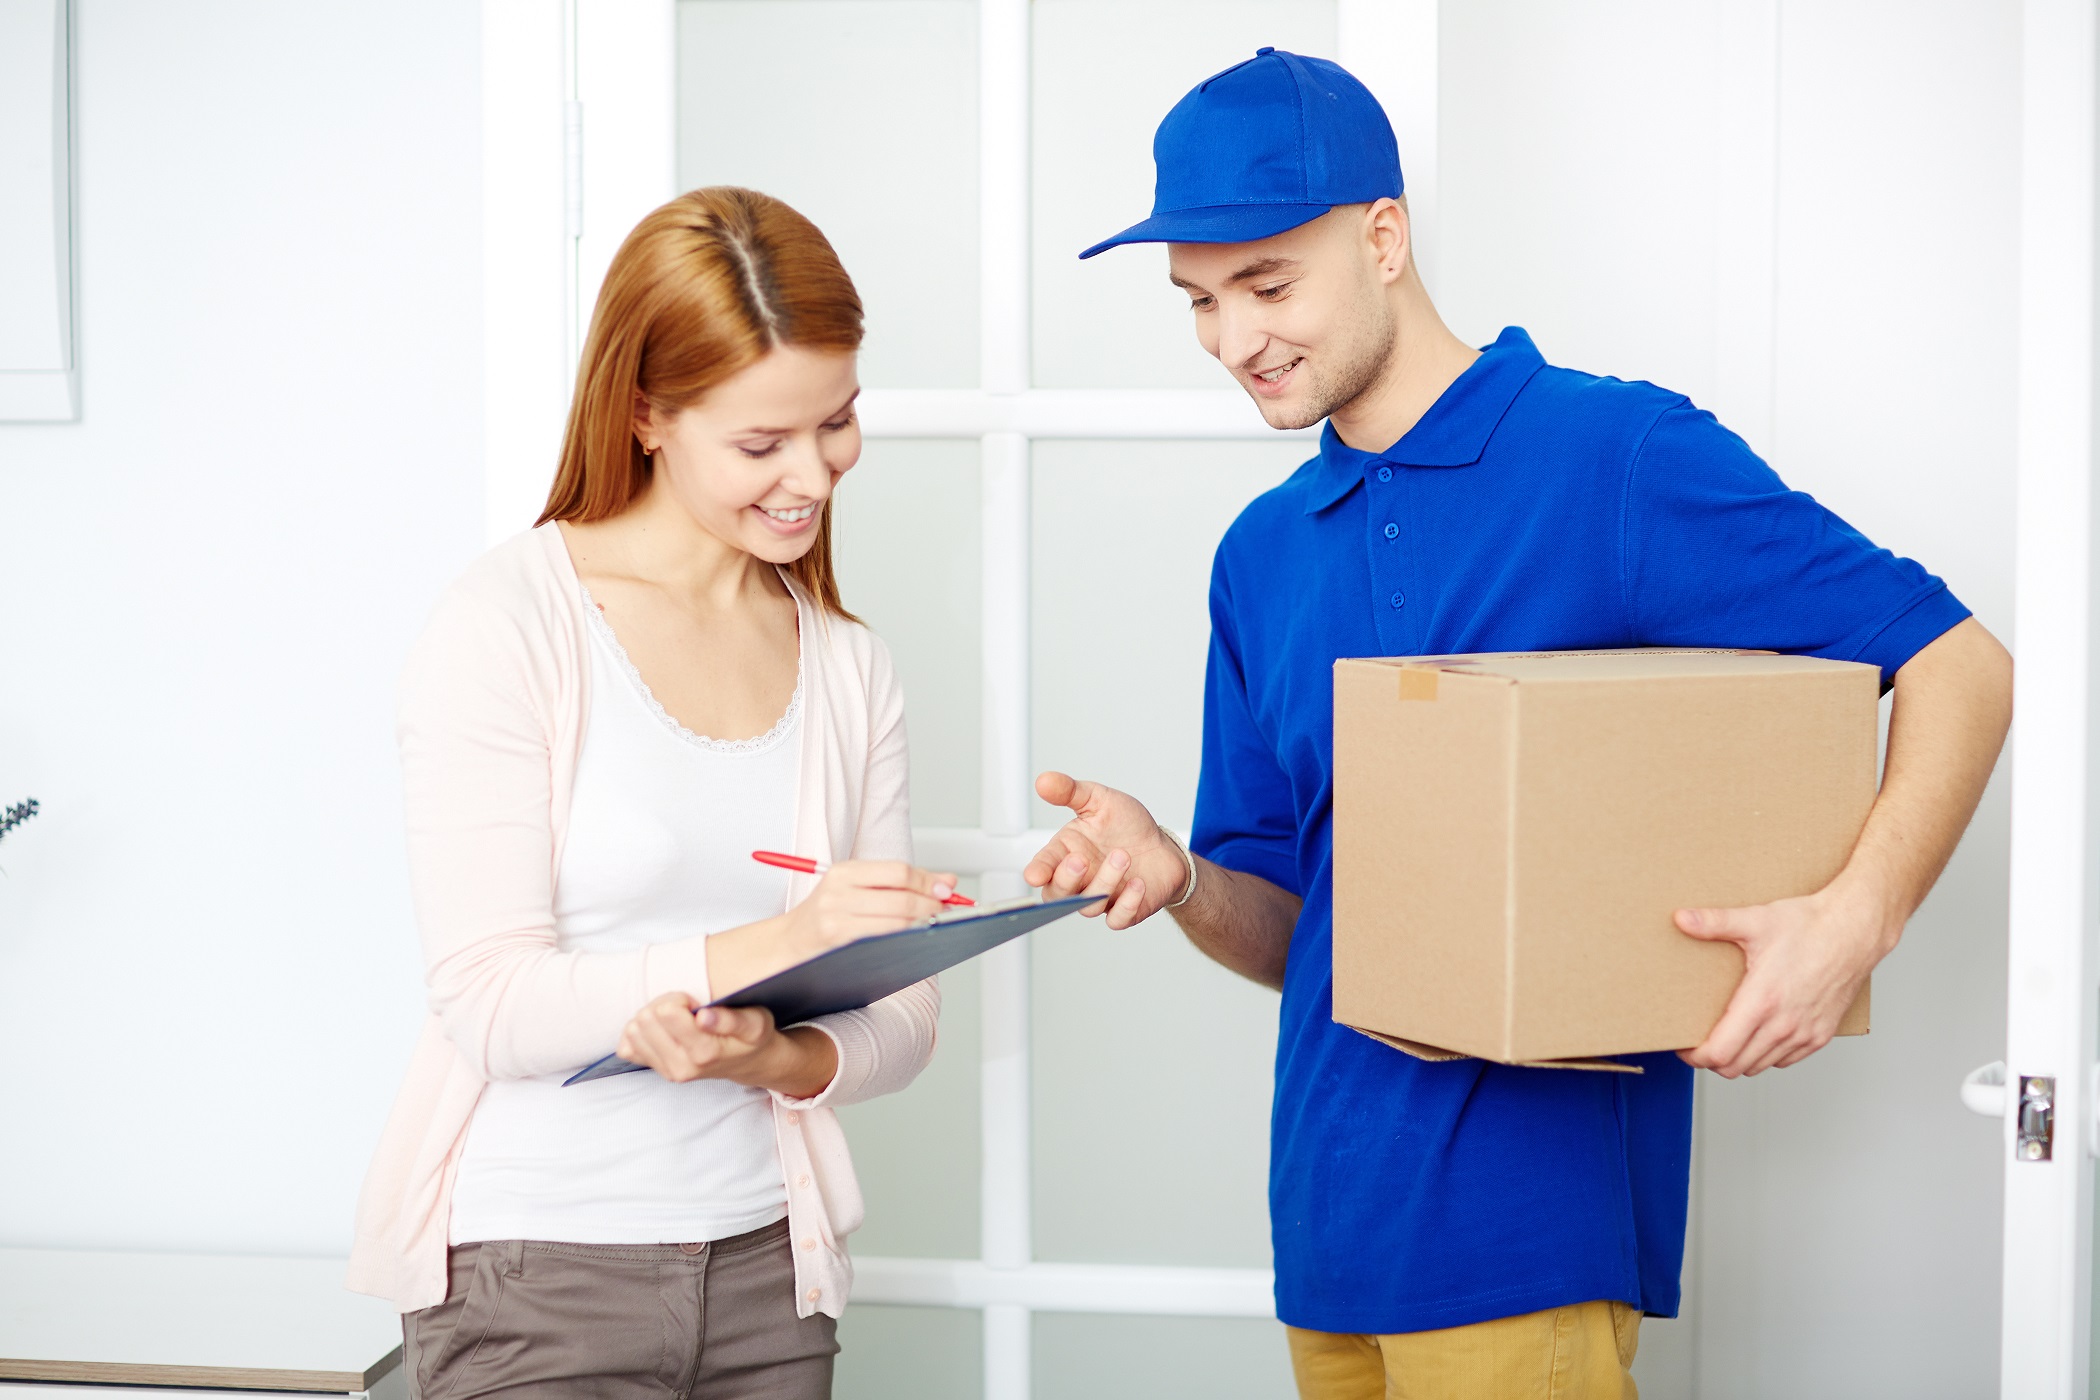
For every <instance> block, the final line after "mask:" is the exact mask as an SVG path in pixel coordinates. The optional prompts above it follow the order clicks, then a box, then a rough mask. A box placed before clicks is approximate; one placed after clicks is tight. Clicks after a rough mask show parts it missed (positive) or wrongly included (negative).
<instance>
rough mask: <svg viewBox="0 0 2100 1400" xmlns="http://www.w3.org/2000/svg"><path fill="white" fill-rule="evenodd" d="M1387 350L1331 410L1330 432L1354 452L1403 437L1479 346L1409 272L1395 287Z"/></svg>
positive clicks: (1382, 448) (1379, 447) (1380, 448)
mask: <svg viewBox="0 0 2100 1400" xmlns="http://www.w3.org/2000/svg"><path fill="white" fill-rule="evenodd" d="M1395 292H1396V295H1397V299H1398V301H1399V305H1398V306H1396V307H1395V308H1394V311H1395V317H1394V321H1395V325H1394V335H1393V351H1392V354H1391V355H1389V356H1388V357H1387V358H1386V363H1385V369H1384V370H1383V372H1381V373H1380V374H1379V376H1378V378H1377V380H1376V381H1374V382H1373V383H1372V385H1371V387H1370V388H1368V389H1366V390H1364V392H1363V393H1361V394H1358V395H1357V396H1356V397H1355V398H1354V399H1351V400H1350V401H1349V402H1348V403H1347V404H1345V405H1343V406H1342V407H1341V408H1338V409H1336V410H1335V411H1334V414H1333V416H1332V417H1331V418H1330V420H1329V421H1331V422H1332V423H1333V424H1334V431H1335V435H1336V436H1337V437H1339V438H1341V440H1342V441H1343V442H1345V443H1347V444H1348V445H1349V446H1351V447H1353V448H1355V449H1356V450H1357V451H1359V452H1383V451H1385V450H1386V449H1387V448H1388V447H1391V446H1392V445H1393V444H1394V443H1396V442H1398V441H1400V439H1401V438H1403V437H1406V436H1407V434H1408V432H1409V430H1410V429H1412V428H1413V427H1414V426H1415V424H1417V423H1419V422H1421V421H1422V415H1423V414H1425V413H1427V412H1429V409H1430V406H1431V405H1432V404H1434V403H1435V402H1436V401H1437V400H1438V399H1439V398H1441V397H1443V393H1444V391H1445V390H1446V389H1448V388H1450V387H1451V386H1452V384H1454V383H1455V382H1457V380H1458V377H1459V376H1460V375H1462V374H1464V373H1465V372H1466V370H1467V369H1468V368H1470V367H1471V366H1472V364H1473V361H1475V360H1477V359H1479V358H1480V352H1479V351H1478V350H1475V349H1474V348H1473V347H1472V346H1470V345H1468V344H1466V343H1465V342H1464V341H1462V340H1460V339H1459V338H1458V337H1457V336H1455V335H1453V334H1452V333H1451V331H1450V329H1449V328H1448V327H1446V326H1445V325H1444V319H1443V317H1441V316H1439V315H1437V310H1436V307H1435V305H1434V304H1432V303H1431V302H1430V300H1429V294H1428V293H1427V292H1426V291H1424V290H1423V289H1422V285H1421V283H1419V282H1417V281H1415V280H1414V278H1413V276H1412V274H1410V275H1409V277H1408V281H1407V284H1406V285H1404V286H1403V287H1400V288H1396V289H1395Z"/></svg>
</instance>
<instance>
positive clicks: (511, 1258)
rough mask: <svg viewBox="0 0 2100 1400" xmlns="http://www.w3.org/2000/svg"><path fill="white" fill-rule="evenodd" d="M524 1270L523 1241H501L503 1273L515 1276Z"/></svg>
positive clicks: (511, 1276) (509, 1276)
mask: <svg viewBox="0 0 2100 1400" xmlns="http://www.w3.org/2000/svg"><path fill="white" fill-rule="evenodd" d="M524 1272H525V1241H523V1240H505V1241H504V1242H503V1273H504V1275H505V1277H507V1278H517V1277H518V1276H520V1275H521V1274H523V1273H524Z"/></svg>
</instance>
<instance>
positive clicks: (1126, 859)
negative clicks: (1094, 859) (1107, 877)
mask: <svg viewBox="0 0 2100 1400" xmlns="http://www.w3.org/2000/svg"><path fill="white" fill-rule="evenodd" d="M1108 863H1109V864H1110V865H1113V866H1114V867H1115V868H1116V869H1118V870H1121V869H1123V868H1124V867H1125V866H1127V865H1129V864H1130V856H1129V855H1128V854H1127V853H1126V852H1123V851H1110V852H1109V853H1108Z"/></svg>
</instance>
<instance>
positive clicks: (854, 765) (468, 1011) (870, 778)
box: [349, 525, 940, 1317]
mask: <svg viewBox="0 0 2100 1400" xmlns="http://www.w3.org/2000/svg"><path fill="white" fill-rule="evenodd" d="M795 601H796V606H797V611H798V613H799V616H800V619H801V625H802V636H803V645H802V698H803V710H802V732H801V744H802V765H801V773H802V777H801V787H800V790H799V793H798V796H797V803H796V809H795V849H796V850H797V851H798V852H801V853H803V854H806V855H811V856H815V857H817V858H818V859H820V860H830V859H832V858H834V857H835V856H836V857H839V858H845V857H847V856H850V857H853V858H860V859H908V858H909V857H910V855H911V821H910V814H909V811H908V809H907V805H906V803H907V792H906V771H905V769H906V755H905V740H904V700H903V695H902V692H901V691H900V690H899V688H898V685H897V679H896V675H895V673H894V672H893V671H892V670H891V668H890V658H889V652H888V651H887V650H886V649H885V648H884V646H883V645H882V643H881V642H880V641H879V640H877V639H876V637H875V635H874V634H873V633H871V632H869V631H868V630H867V629H866V628H865V627H862V626H860V625H858V624H857V623H852V622H847V621H845V620H844V619H842V618H838V617H834V616H830V615H828V614H825V613H824V612H823V611H822V609H821V608H819V607H817V606H816V605H815V604H814V603H813V602H812V601H811V600H810V599H809V598H808V597H806V596H804V595H803V593H802V592H801V591H800V590H799V589H798V590H796V593H795ZM588 646H589V640H588V634H587V632H586V630H585V621H584V616H583V599H582V588H581V585H580V584H579V583H578V581H577V577H576V570H575V567H574V565H573V564H571V562H570V560H569V552H568V549H567V547H566V545H564V544H563V542H562V537H561V531H560V529H559V527H558V526H555V525H543V526H541V527H540V528H538V529H536V530H531V531H528V532H526V533H525V534H522V535H519V536H517V537H515V538H513V539H511V540H509V541H507V542H505V543H503V544H500V545H498V546H497V547H496V548H494V549H492V550H490V551H489V552H488V553H487V554H485V555H483V556H482V557H481V558H480V559H479V560H477V561H476V562H475V563H474V565H473V566H472V567H471V568H469V569H468V570H467V572H466V574H465V575H464V576H463V577H462V578H461V579H460V580H459V581H458V582H457V583H455V584H454V585H453V586H452V587H451V588H450V589H449V590H448V591H447V592H446V594H445V596H444V598H443V599H442V600H441V601H440V602H439V603H438V606H437V610H436V612H435V613H434V614H433V616H432V617H431V620H430V625H429V626H428V627H427V628H426V629H425V630H424V633H423V636H422V638H421V639H420V640H419V641H418V642H417V643H416V646H415V648H414V650H413V651H412V652H411V653H410V656H409V661H408V666H407V669H406V672H405V674H404V676H403V679H402V687H401V705H400V715H399V721H398V731H399V739H400V744H401V767H402V777H403V785H404V788H405V792H406V798H407V815H408V852H409V877H410V884H411V887H412V890H413V893H414V897H415V908H416V921H417V924H418V925H419V927H420V929H421V933H422V940H423V959H424V976H425V981H426V982H427V984H428V986H429V995H430V1010H431V1014H430V1017H429V1019H428V1020H426V1021H425V1023H424V1026H423V1033H422V1037H421V1039H420V1041H419V1042H418V1044H417V1046H416V1051H415V1057H414V1059H413V1060H412V1061H411V1062H410V1064H409V1070H408V1078H407V1082H406V1083H405V1084H404V1085H403V1086H402V1089H401V1093H400V1096H399V1097H398V1098H397V1099H396V1100H395V1103H394V1110H393V1113H392V1115H391V1116H390V1117H389V1118H388V1120H387V1125H386V1129H385V1131H384V1133H383V1134H382V1135H381V1138H380V1142H379V1148H378V1151H377V1152H376V1153H375V1154H374V1157H373V1160H372V1165H371V1167H370V1169H369V1170H368V1171H367V1173H366V1175H365V1183H364V1190H363V1192H362V1193H361V1194H360V1197H359V1200H358V1207H357V1235H356V1242H355V1244H354V1245H353V1247H352V1250H351V1256H350V1273H349V1285H350V1287H351V1288H353V1289H355V1290H357V1291H358V1292H360V1293H372V1294H376V1295H378V1296H380V1297H383V1298H387V1299H390V1300H392V1302H393V1303H394V1305H395V1306H396V1307H397V1308H399V1309H400V1310H401V1311H403V1312H412V1311H415V1310H416V1309H418V1308H427V1307H431V1306H434V1305H436V1304H438V1303H441V1302H443V1301H444V1299H445V1288H446V1268H445V1261H446V1247H447V1246H446V1234H447V1227H448V1225H449V1223H450V1214H451V1193H452V1180H453V1176H454V1174H455V1172H456V1170H457V1168H458V1164H459V1153H460V1147H461V1144H462V1143H463V1142H464V1141H465V1139H466V1128H467V1123H468V1120H469V1119H471V1118H472V1117H473V1114H474V1105H475V1102H476V1101H477V1100H478V1099H479V1098H480V1096H481V1087H482V1085H484V1084H486V1083H488V1082H489V1081H490V1080H492V1079H520V1078H525V1077H527V1076H531V1075H540V1074H550V1073H554V1072H556V1071H560V1070H568V1069H575V1068H578V1067H580V1066H582V1065H585V1064H588V1063H589V1062H590V1061H592V1060H594V1059H596V1058H597V1057H598V1056H600V1055H603V1054H605V1053H606V1052H607V1051H609V1050H611V1049H612V1047H613V1043H614V1041H616V1040H617V1039H618V1038H619V1033H620V1028H621V1027H622V1026H623V1025H625V1024H626V1023H627V1020H628V1018H629V1017H630V1016H632V1015H633V1014H634V1013H635V1011H636V1010H637V1009H638V1008H640V1007H641V1006H642V1004H643V1003H645V1002H647V1001H649V1000H650V999H651V998H653V997H656V996H659V995H661V994H662V993H664V992H667V991H673V990H683V991H686V992H690V993H691V994H692V995H694V996H695V997H698V998H700V999H702V1000H705V999H707V996H708V986H707V953H706V939H705V938H704V937H701V936H695V937H693V938H688V939H682V940H680V941H679V942H676V943H665V944H657V945H654V946H651V947H645V948H638V949H635V950H634V951H632V952H624V953H567V952H562V951H560V949H558V948H557V947H556V945H555V935H554V914H553V906H554V876H555V872H556V871H557V870H558V869H559V868H560V866H561V852H562V840H563V837H564V834H565V830H566V826H567V822H568V814H569V800H570V792H571V788H572V786H573V784H574V782H575V779H576V762H577V758H578V756H579V754H580V753H581V751H582V747H583V735H584V731H585V728H586V724H585V718H586V716H587V714H588V713H589V707H590V680H589V678H590V666H589V664H588V653H587V651H586V648H587V647H588ZM790 880H791V888H790V890H789V896H788V903H789V904H790V905H792V904H793V903H794V902H795V901H797V900H799V899H801V898H803V897H804V896H805V895H807V894H808V892H809V890H810V889H811V888H812V887H813V885H814V884H815V881H814V879H813V878H811V877H808V876H800V875H798V876H792V877H790ZM939 1014H940V991H939V988H938V987H937V986H936V985H935V984H934V983H933V982H932V981H926V982H921V983H919V984H918V985H917V986H913V987H908V988H906V989H905V990H904V991H901V992H899V993H897V994H896V995H895V996H893V997H889V998H887V999H885V1000H883V1001H879V1002H877V1003H876V1004H875V1005H873V1006H870V1007H868V1008H867V1009H866V1010H864V1011H848V1012H842V1013H840V1014H839V1015H835V1016H826V1017H823V1018H822V1019H820V1020H818V1021H817V1022H815V1024H816V1025H817V1026H819V1027H820V1028H822V1029H823V1031H824V1032H825V1033H826V1034H827V1035H829V1036H830V1037H831V1038H832V1039H833V1040H834V1041H835V1042H837V1045H838V1052H839V1068H838V1074H837V1076H836V1077H835V1078H834V1079H833V1080H832V1082H831V1084H830V1085H829V1086H828V1087H827V1088H826V1089H825V1090H824V1092H823V1093H821V1094H819V1095H818V1096H817V1097H815V1098H813V1099H803V1100H795V1099H788V1098H784V1097H782V1096H781V1095H778V1094H776V1095H774V1103H773V1125H774V1132H775V1134H776V1136H777V1139H778V1141H779V1144H780V1161H781V1166H782V1168H783V1170H784V1171H785V1172H786V1174H787V1186H788V1220H789V1223H790V1228H791V1230H792V1232H793V1238H794V1240H795V1244H796V1248H795V1296H796V1305H797V1309H798V1311H799V1313H800V1315H802V1316H804V1317H808V1316H810V1315H811V1314H812V1313H817V1312H823V1313H827V1314H829V1315H831V1316H833V1317H837V1316H838V1315H839V1313H840V1311H841V1310H842V1309H843V1308H844V1307H845V1303H846V1295H847V1293H848V1291H849V1290H850V1289H851V1288H852V1284H853V1267H852V1264H851V1262H850V1261H849V1260H848V1258H847V1256H846V1242H845V1240H846V1236H847V1235H848V1234H850V1233H852V1232H853V1231H854V1230H856V1229H858V1228H859V1227H860V1223H861V1217H862V1207H861V1196H860V1187H859V1184H858V1183H857V1182H856V1181H855V1180H854V1176H853V1160H852V1158H851V1156H850V1155H849V1154H848V1153H847V1150H846V1137H845V1132H844V1130H843V1129H842V1128H841V1127H840V1125H839V1121H838V1117H837V1115H836V1114H834V1113H833V1112H832V1107H833V1106H834V1105H837V1104H848V1103H855V1102H858V1101H860V1100H862V1099H868V1098H873V1097H875V1096H876V1095H878V1094H888V1093H894V1092H896V1091H897V1090H899V1089H902V1088H903V1087H904V1086H905V1085H907V1084H909V1083H910V1082H911V1081H912V1080H913V1079H914V1078H916V1077H917V1076H918V1073H919V1071H920V1070H922V1069H924V1068H925V1067H926V1062H927V1061H928V1060H929V1059H930V1058H931V1057H932V1055H933V1044H934V1031H935V1022H936V1019H937V1018H938V1016H939ZM805 1241H813V1242H814V1247H812V1246H811V1245H809V1244H805V1243H804V1242H805Z"/></svg>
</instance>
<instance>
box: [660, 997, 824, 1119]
mask: <svg viewBox="0 0 2100 1400" xmlns="http://www.w3.org/2000/svg"><path fill="white" fill-rule="evenodd" d="M619 1056H620V1058H621V1059H623V1060H628V1061H631V1062H632V1063H634V1064H638V1065H647V1066H648V1067H649V1068H650V1069H653V1070H655V1071H656V1072H657V1073H658V1074H660V1075H662V1076H663V1077H664V1078H666V1079H669V1080H673V1081H675V1082H677V1083H681V1084H682V1083H685V1082H687V1081H688V1080H693V1079H727V1080H731V1081H733V1082H735V1083H738V1084H748V1085H750V1086H751V1087H753V1088H757V1089H777V1090H779V1091H780V1092H781V1093H783V1094H786V1095H788V1096H789V1097H790V1098H813V1097H815V1096H816V1095H817V1094H820V1093H822V1092H823V1091H824V1087H825V1086H826V1085H828V1084H830V1083H831V1077H832V1075H834V1074H836V1073H837V1072H838V1051H837V1047H835V1046H834V1045H833V1044H832V1041H831V1037H830V1036H828V1035H826V1034H824V1033H823V1032H822V1031H820V1030H817V1029H815V1028H814V1027H805V1026H797V1027H795V1028H794V1029H793V1030H789V1031H781V1030H780V1029H778V1028H777V1027H775V1026H774V1024H773V1013H772V1012H770V1011H768V1010H766V1009H765V1008H764V1007H763V1006H702V1005H701V1004H700V1003H699V1002H698V1001H697V1000H695V999H694V998H692V997H690V996H688V995H687V994H686V993H684V992H666V993H664V994H663V995H662V996H660V997H658V998H657V999H656V1000H654V1001H652V1002H650V1003H649V1004H648V1005H647V1006H645V1007H643V1008H642V1009H641V1010H640V1011H637V1012H636V1013H635V1014H634V1019H633V1020H631V1021H629V1022H628V1023H627V1026H626V1028H625V1029H624V1030H622V1031H621V1032H620V1044H619Z"/></svg>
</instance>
